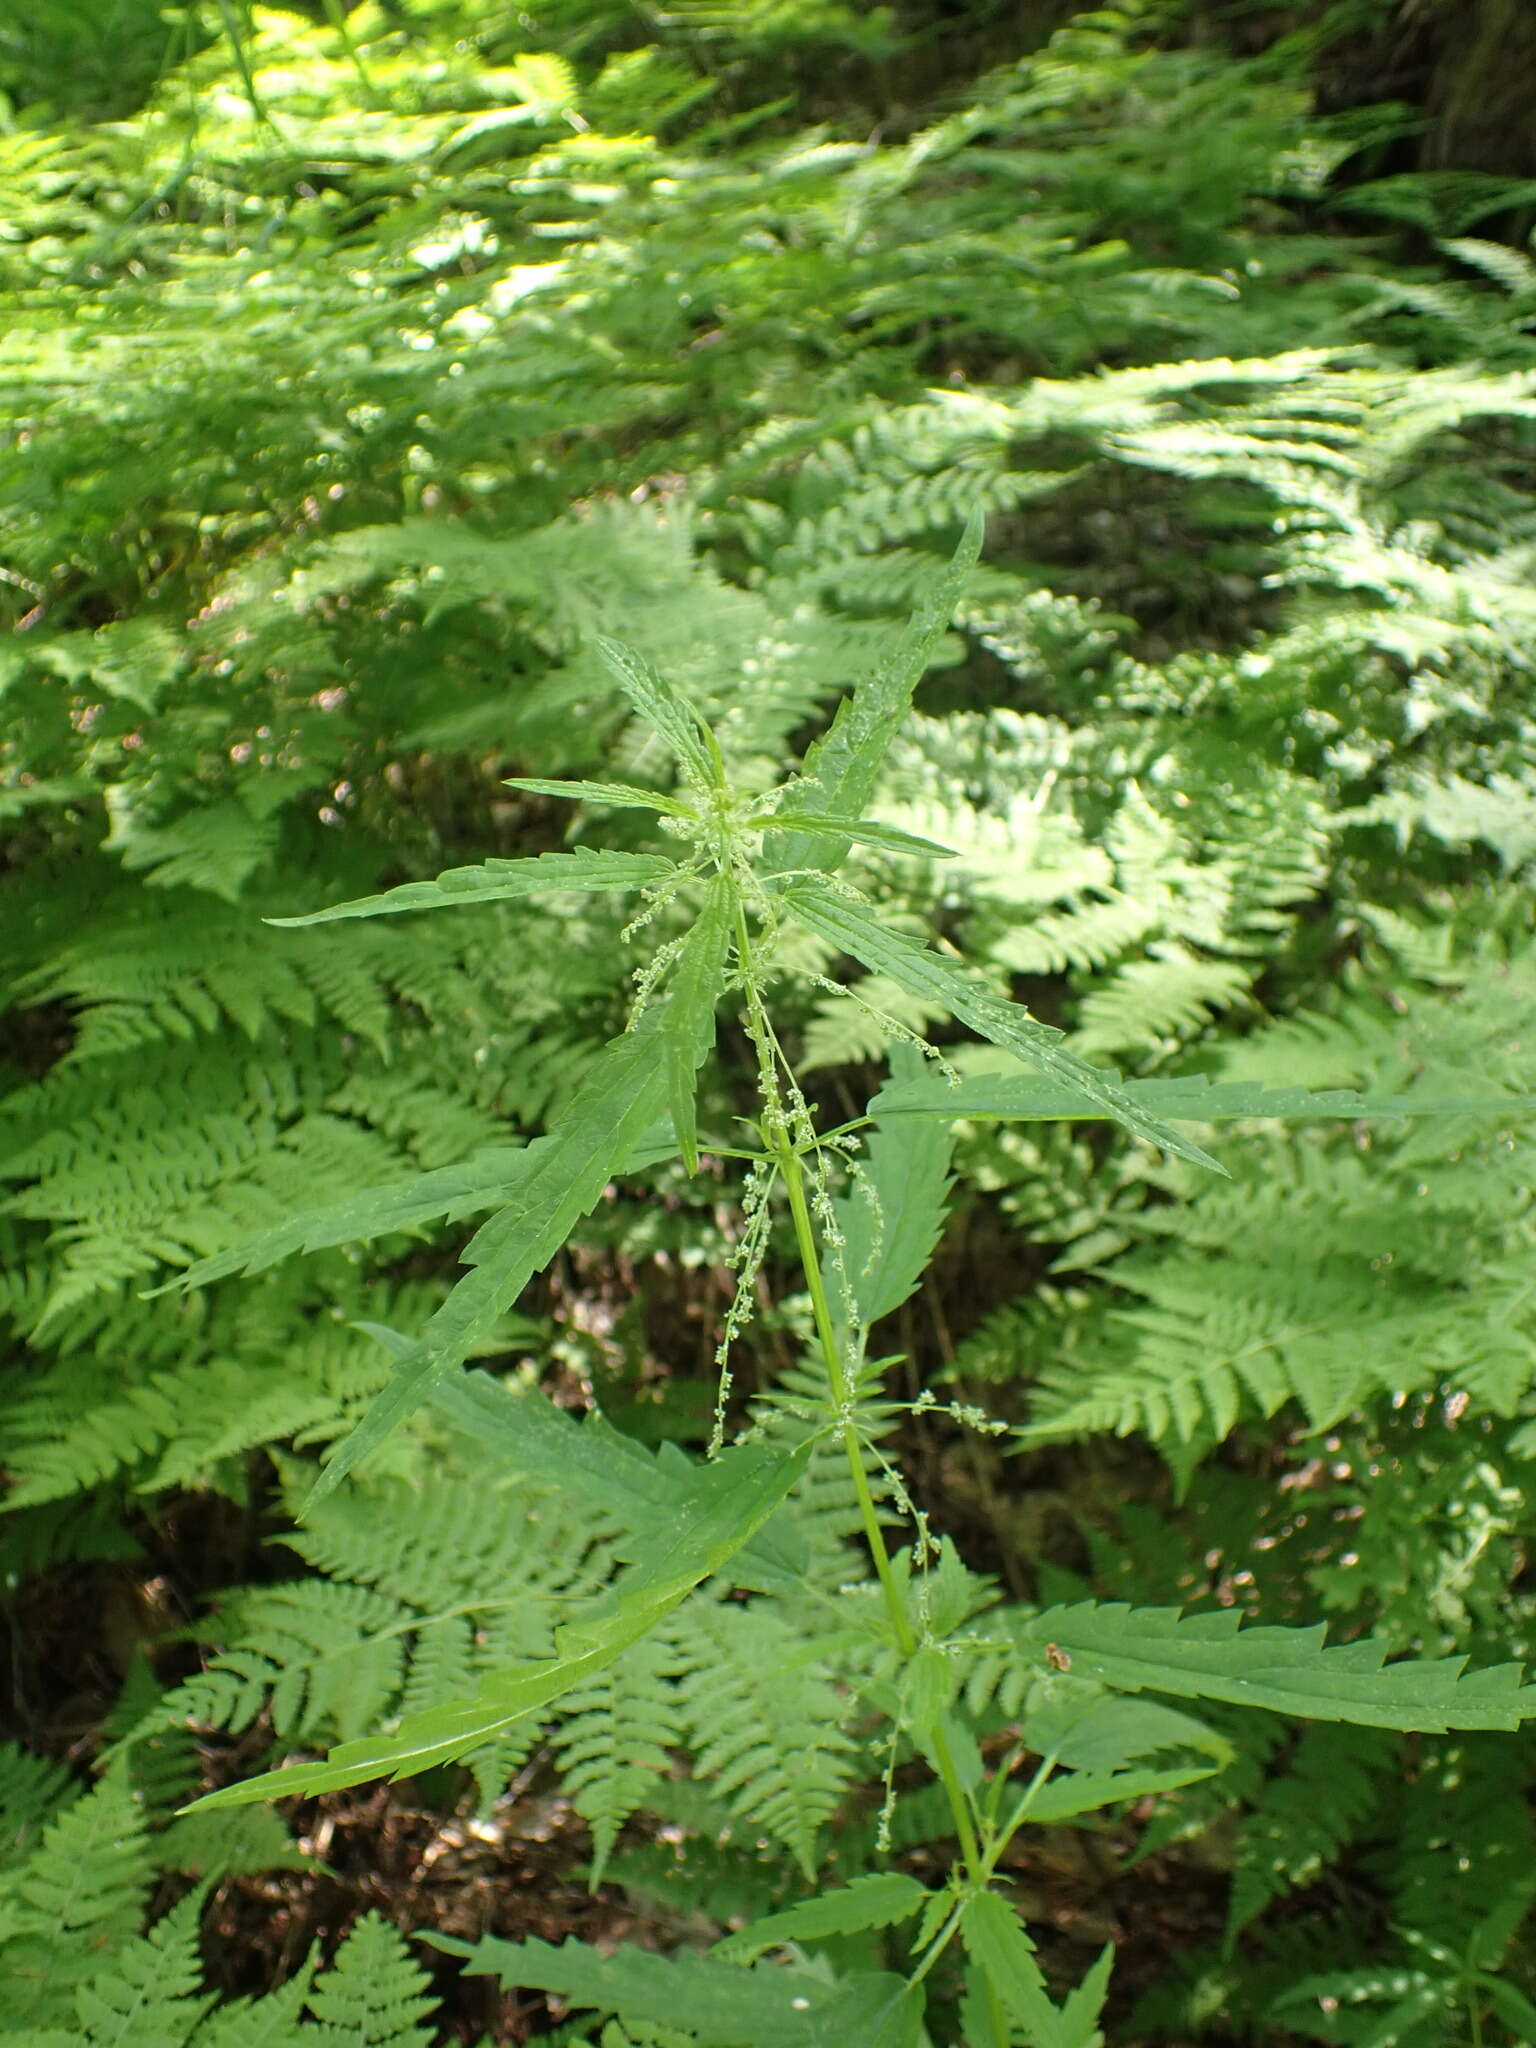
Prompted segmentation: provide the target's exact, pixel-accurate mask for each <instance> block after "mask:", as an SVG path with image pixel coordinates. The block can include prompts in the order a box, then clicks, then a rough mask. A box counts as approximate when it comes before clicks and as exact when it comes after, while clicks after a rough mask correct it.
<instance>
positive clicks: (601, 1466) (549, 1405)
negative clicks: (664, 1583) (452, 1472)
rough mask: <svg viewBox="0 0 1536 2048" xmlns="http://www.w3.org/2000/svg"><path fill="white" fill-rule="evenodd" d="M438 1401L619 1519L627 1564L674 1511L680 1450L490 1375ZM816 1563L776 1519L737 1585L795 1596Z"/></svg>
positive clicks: (534, 1470)
mask: <svg viewBox="0 0 1536 2048" xmlns="http://www.w3.org/2000/svg"><path fill="white" fill-rule="evenodd" d="M359 1327H360V1328H365V1329H368V1330H369V1331H370V1332H371V1333H372V1334H374V1335H376V1336H378V1337H379V1338H380V1340H381V1341H383V1342H385V1343H386V1344H388V1346H389V1348H390V1349H391V1350H392V1351H393V1353H394V1355H395V1356H396V1357H400V1356H403V1355H404V1353H406V1352H407V1351H409V1349H410V1341H409V1339H403V1338H400V1337H398V1336H397V1335H396V1333H395V1332H393V1331H389V1330H385V1329H383V1328H382V1326H380V1325H378V1324H361V1325H359ZM431 1399H432V1406H433V1409H434V1410H435V1411H436V1413H437V1414H439V1415H440V1416H442V1417H443V1419H444V1420H445V1421H447V1422H448V1423H450V1424H451V1425H452V1426H453V1427H454V1428H456V1429H459V1430H462V1431H463V1432H464V1433H465V1434H466V1435H468V1436H470V1437H472V1438H473V1439H474V1441H475V1444H476V1446H477V1447H478V1451H479V1454H480V1455H481V1456H482V1457H484V1458H486V1459H488V1460H490V1461H492V1462H494V1463H496V1464H497V1465H498V1466H499V1467H501V1468H502V1469H503V1470H505V1469H507V1468H508V1467H510V1468H511V1469H512V1470H514V1471H517V1472H521V1473H525V1474H526V1475H527V1476H528V1477H529V1478H530V1479H533V1480H537V1481H538V1482H540V1483H541V1484H542V1485H546V1486H552V1487H554V1488H555V1489H556V1491H557V1492H560V1493H563V1494H564V1495H566V1497H567V1498H568V1499H571V1500H574V1501H576V1502H578V1503H580V1505H581V1506H582V1507H583V1508H584V1509H585V1510H586V1511H587V1512H588V1513H590V1514H594V1515H600V1516H601V1517H602V1518H603V1520H604V1521H606V1522H617V1523H618V1524H619V1525H620V1530H621V1532H622V1533H621V1534H619V1535H618V1536H617V1537H616V1538H615V1539H614V1547H615V1549H616V1551H617V1553H618V1555H619V1556H620V1557H621V1558H625V1559H632V1558H635V1557H637V1556H639V1555H640V1552H641V1548H643V1547H644V1544H645V1543H647V1542H649V1541H650V1539H651V1538H652V1537H653V1535H654V1533H655V1530H656V1528H657V1526H658V1524H659V1523H660V1522H662V1521H664V1520H665V1519H666V1517H667V1516H668V1515H669V1514H670V1513H671V1503H672V1500H673V1497H674V1495H675V1493H676V1490H677V1483H676V1479H675V1477H674V1475H673V1474H672V1472H671V1470H670V1469H669V1467H668V1464H667V1459H668V1458H670V1456H672V1455H673V1454H672V1453H671V1452H667V1453H665V1454H663V1456H661V1457H658V1455H657V1454H656V1453H654V1452H652V1451H649V1450H647V1449H646V1448H645V1446H644V1445H643V1444H640V1443H637V1442H636V1441H635V1439H634V1438H633V1437H629V1436H625V1435H623V1434H622V1433H621V1432H620V1431H619V1430H616V1429H614V1428H613V1427H612V1425H611V1424H610V1423H608V1422H606V1421H605V1420H604V1418H603V1417H602V1416H601V1415H600V1414H595V1413H594V1414H590V1415H587V1416H585V1417H583V1418H582V1419H581V1420H580V1421H578V1420H577V1418H576V1417H575V1416H574V1415H572V1414H570V1413H569V1412H568V1411H567V1410H566V1409H564V1408H557V1407H556V1406H555V1405H554V1403H553V1402H552V1401H550V1400H549V1399H548V1398H547V1397H546V1396H545V1395H544V1394H541V1393H539V1392H538V1391H537V1389H534V1388H519V1389H517V1390H515V1391H514V1390H513V1389H512V1388H510V1387H508V1386H507V1385H505V1384H504V1382H502V1381H501V1380H497V1379H493V1378H492V1377H491V1376H490V1375H489V1374H488V1373H483V1372H471V1373H465V1374H462V1375H457V1374H456V1375H455V1376H454V1377H453V1378H451V1379H448V1380H443V1381H440V1382H439V1383H438V1384H437V1385H436V1386H434V1388H433V1389H432V1396H431ZM637 1545H638V1546H639V1547H637ZM808 1558H809V1551H808V1546H807V1542H806V1537H805V1532H804V1530H803V1529H802V1528H801V1527H800V1526H799V1525H798V1523H796V1522H795V1521H794V1520H793V1519H792V1517H791V1516H790V1515H788V1514H782V1515H776V1516H775V1517H774V1518H773V1519H772V1521H770V1522H769V1523H767V1524H766V1525H765V1526H764V1527H763V1528H761V1529H759V1530H758V1531H757V1533H756V1534H755V1535H754V1536H753V1537H752V1538H751V1540H750V1541H749V1542H747V1543H745V1544H743V1545H742V1547H741V1549H740V1550H739V1551H737V1552H736V1553H735V1554H734V1555H733V1557H732V1558H731V1561H730V1566H729V1570H730V1576H731V1583H732V1584H733V1585H735V1586H741V1587H745V1588H747V1589H750V1590H752V1591H756V1592H768V1593H778V1594H782V1595H786V1596H793V1595H794V1594H796V1593H797V1592H798V1591H799V1590H800V1588H801V1587H802V1585H803V1583H804V1578H805V1571H806V1565H807V1562H808Z"/></svg>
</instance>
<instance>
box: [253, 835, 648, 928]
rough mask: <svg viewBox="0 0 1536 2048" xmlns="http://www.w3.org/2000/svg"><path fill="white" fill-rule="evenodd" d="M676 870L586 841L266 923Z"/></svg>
mask: <svg viewBox="0 0 1536 2048" xmlns="http://www.w3.org/2000/svg"><path fill="white" fill-rule="evenodd" d="M676 873H677V863H676V861H671V860H668V859H667V858H666V856H665V855H664V854H659V853H602V852H598V851H595V850H594V849H592V848H589V847H584V846H583V847H577V848H576V849H575V851H574V852H571V853H536V854H532V855H530V856H529V857H528V858H527V859H526V860H487V861H482V862H480V864H479V865H478V866H477V867H472V868H449V869H447V870H446V871H445V872H444V873H443V874H441V875H439V876H438V877H437V878H436V880H435V881H431V882H402V883H401V884H400V886H399V888H398V889H385V890H384V891H383V892H382V894H380V895H378V896H358V897H355V898H354V899H353V901H352V902H350V903H333V904H332V905H331V906H330V908H329V909H328V910H311V911H309V912H308V913H307V914H306V915H305V916H303V917H269V918H267V919H265V920H264V922H265V923H267V924H276V925H283V926H285V927H293V926H298V925H306V924H331V923H333V922H334V921H335V920H336V919H337V918H342V917H392V916H394V915H395V913H396V912H397V911H402V910H457V909H460V908H462V907H463V905H465V904H466V903H499V902H501V901H502V900H503V899H504V898H506V897H509V896H535V895H540V894H547V893H549V892H550V891H554V890H560V889H645V888H648V887H650V886H651V885H653V884H654V883H657V882H664V881H665V880H666V878H667V877H668V875H673V874H676Z"/></svg>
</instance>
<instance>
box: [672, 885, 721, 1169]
mask: <svg viewBox="0 0 1536 2048" xmlns="http://www.w3.org/2000/svg"><path fill="white" fill-rule="evenodd" d="M733 900H734V899H733V897H732V892H731V885H730V883H729V882H728V881H727V879H726V877H725V876H724V875H717V876H716V878H715V880H714V882H713V884H712V885H711V887H710V892H709V895H708V897H707V898H706V899H705V903H704V908H703V910H702V911H700V913H699V916H698V920H697V922H696V923H695V925H694V927H693V929H692V931H691V932H690V933H689V934H688V938H687V942H686V944H685V945H684V947H683V951H682V956H681V958H680V959H679V960H678V963H677V966H676V967H675V968H674V969H673V972H672V980H671V983H670V985H669V989H668V994H667V1000H666V1006H665V1008H664V1010H663V1011H662V1016H661V1027H662V1033H663V1036H664V1038H665V1040H666V1058H667V1099H668V1104H669V1107H670V1108H671V1111H672V1123H673V1128H674V1129H675V1130H676V1132H677V1143H678V1149H679V1150H680V1151H681V1152H682V1155H683V1164H684V1165H685V1166H686V1167H687V1169H688V1171H689V1172H690V1173H697V1172H698V1170H699V1140H698V1123H697V1119H696V1116H695V1112H694V1079H695V1076H696V1075H697V1073H698V1070H699V1068H700V1067H701V1066H702V1065H703V1063H704V1061H705V1060H706V1059H707V1058H708V1056H709V1052H710V1048H711V1047H712V1046H713V1044H714V1042H715V1005H716V1004H717V1003H718V1002H719V1000H720V997H721V995H722V994H723V992H724V989H725V969H726V959H727V956H728V953H729V949H730V932H731V905H732V902H733Z"/></svg>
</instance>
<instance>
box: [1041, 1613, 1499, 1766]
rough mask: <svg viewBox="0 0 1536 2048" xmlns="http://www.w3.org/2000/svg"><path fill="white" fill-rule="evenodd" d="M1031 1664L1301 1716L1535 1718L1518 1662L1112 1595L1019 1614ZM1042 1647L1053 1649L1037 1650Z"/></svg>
mask: <svg viewBox="0 0 1536 2048" xmlns="http://www.w3.org/2000/svg"><path fill="white" fill-rule="evenodd" d="M1021 1640H1022V1643H1023V1644H1024V1646H1025V1647H1026V1649H1027V1647H1028V1646H1029V1645H1030V1644H1034V1645H1037V1646H1038V1649H1039V1655H1040V1669H1041V1671H1042V1672H1044V1671H1045V1670H1047V1669H1048V1668H1050V1667H1051V1666H1052V1665H1053V1664H1059V1662H1060V1659H1061V1658H1062V1657H1066V1658H1068V1659H1069V1660H1070V1663H1071V1668H1072V1671H1073V1673H1074V1675H1076V1676H1078V1677H1082V1678H1093V1679H1097V1680H1098V1681H1099V1682H1100V1683H1101V1684H1104V1685H1110V1686H1115V1687H1117V1688H1118V1689H1119V1690H1121V1691H1122V1692H1140V1691H1142V1690H1143V1689H1145V1690H1147V1691H1150V1692H1159V1693H1170V1694H1172V1695H1174V1696H1175V1697H1176V1698H1179V1699H1192V1700H1193V1699H1207V1700H1228V1701H1230V1702H1231V1703H1232V1704H1234V1705H1236V1706H1250V1707H1267V1708H1269V1709H1270V1710H1271V1711H1273V1712H1275V1713H1279V1714H1290V1715H1294V1716H1298V1717H1300V1718H1302V1719H1304V1720H1312V1721H1348V1722H1352V1723H1354V1724H1355V1725H1356V1726H1359V1727H1363V1728H1400V1729H1404V1730H1408V1729H1412V1730H1416V1731H1418V1732H1420V1733H1423V1734H1436V1735H1440V1734H1444V1733H1445V1732H1446V1731H1447V1730H1448V1729H1451V1728H1502V1729H1513V1728H1517V1727H1518V1726H1519V1725H1520V1723H1521V1722H1522V1721H1526V1720H1530V1719H1532V1718H1536V1686H1528V1685H1524V1684H1523V1683H1522V1678H1523V1673H1522V1670H1521V1667H1520V1666H1519V1665H1518V1664H1495V1665H1491V1666H1489V1667H1487V1668H1486V1669H1484V1670H1481V1671H1468V1670H1467V1669H1466V1662H1467V1660H1466V1658H1465V1657H1440V1658H1432V1659H1418V1658H1411V1657H1409V1658H1399V1659H1398V1660H1397V1661H1396V1662H1394V1663H1391V1664H1388V1663H1387V1662H1386V1654H1387V1653H1386V1648H1385V1645H1383V1644H1381V1643H1378V1642H1375V1641H1373V1640H1372V1639H1371V1638H1370V1637H1365V1638H1362V1639H1361V1640H1360V1641H1358V1642H1350V1643H1337V1644H1334V1645H1332V1646H1328V1645H1327V1644H1326V1643H1325V1639H1324V1632H1323V1629H1322V1627H1321V1626H1317V1627H1313V1628H1271V1627H1248V1628H1244V1627H1243V1626H1242V1617H1241V1616H1240V1615H1239V1614H1238V1613H1237V1612H1236V1611H1235V1610H1233V1609H1231V1608H1220V1609H1214V1610H1212V1611H1211V1612H1209V1613H1200V1614H1184V1613H1181V1612H1180V1611H1179V1610H1178V1609H1177V1608H1172V1607H1140V1608H1132V1607H1129V1606H1125V1605H1123V1604H1121V1603H1119V1602H1112V1603H1095V1602H1092V1601H1087V1602H1084V1603H1083V1604H1081V1605H1079V1606H1073V1607H1052V1608H1048V1609H1047V1610H1046V1611H1045V1612H1044V1613H1043V1614H1039V1615H1035V1616H1034V1617H1032V1618H1031V1620H1030V1621H1029V1622H1028V1624H1027V1625H1026V1627H1025V1629H1024V1631H1023V1634H1022V1638H1021ZM1048 1646H1050V1647H1051V1648H1052V1649H1053V1650H1054V1655H1048V1654H1047V1649H1048Z"/></svg>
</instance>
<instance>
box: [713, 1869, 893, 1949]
mask: <svg viewBox="0 0 1536 2048" xmlns="http://www.w3.org/2000/svg"><path fill="white" fill-rule="evenodd" d="M928 1897H929V1894H928V1892H927V1890H926V1888H925V1887H924V1886H923V1885H920V1884H919V1883H918V1881H917V1879H916V1878H915V1877H905V1876H903V1875H902V1874H901V1872H899V1871H895V1870H883V1871H876V1872H874V1873H872V1874H871V1875H869V1876H866V1877H856V1878H853V1879H852V1880H851V1881H850V1882H849V1883H848V1884H846V1885H843V1886H842V1887H840V1888H839V1889H838V1890H837V1891H831V1892H823V1893H822V1894H821V1896H820V1897H819V1898H815V1899H804V1900H802V1901H801V1903H800V1904H799V1905H797V1906H790V1907H788V1908H786V1910H785V1911H784V1912H782V1913H770V1914H769V1915H768V1916H767V1918H766V1919H763V1920H754V1921H753V1922H752V1924H751V1926H749V1927H743V1928H742V1929H741V1931H740V1933H738V1934H728V1935H727V1936H726V1937H725V1939H724V1940H723V1941H717V1942H716V1943H715V1945H714V1948H713V1949H712V1950H711V1951H710V1953H711V1954H712V1955H717V1956H722V1957H729V1958H731V1959H732V1960H733V1961H738V1962H752V1961H755V1960H756V1958H757V1957H758V1956H760V1955H765V1954H766V1953H767V1951H768V1950H769V1949H771V1948H782V1947H783V1946H784V1944H785V1943H786V1942H790V1941H816V1940H820V1939H824V1938H825V1937H827V1936H828V1935H833V1934H862V1933H863V1932H864V1931H865V1930H866V1929H868V1928H872V1927H895V1926H897V1925H898V1924H899V1923H900V1922H901V1921H903V1920H911V1919H913V1918H914V1917H915V1916H916V1915H917V1914H918V1913H920V1912H921V1911H922V1909H923V1907H924V1906H925V1905H926V1903H927V1901H928Z"/></svg>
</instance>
